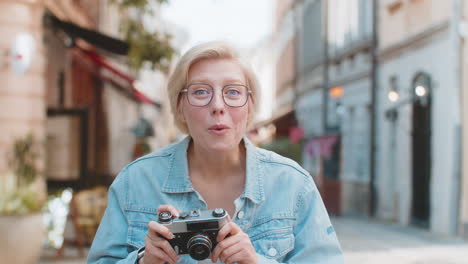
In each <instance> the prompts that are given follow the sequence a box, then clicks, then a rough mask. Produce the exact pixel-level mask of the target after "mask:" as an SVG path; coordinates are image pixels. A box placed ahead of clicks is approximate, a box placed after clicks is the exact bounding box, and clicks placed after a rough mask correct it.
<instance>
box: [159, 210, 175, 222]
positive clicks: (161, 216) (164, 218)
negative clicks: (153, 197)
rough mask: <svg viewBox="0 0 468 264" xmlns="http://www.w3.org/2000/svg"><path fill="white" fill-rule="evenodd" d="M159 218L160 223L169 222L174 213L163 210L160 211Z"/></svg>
mask: <svg viewBox="0 0 468 264" xmlns="http://www.w3.org/2000/svg"><path fill="white" fill-rule="evenodd" d="M158 220H159V222H160V223H167V222H170V221H171V220H172V214H171V213H170V212H166V211H164V212H161V213H159V216H158Z"/></svg>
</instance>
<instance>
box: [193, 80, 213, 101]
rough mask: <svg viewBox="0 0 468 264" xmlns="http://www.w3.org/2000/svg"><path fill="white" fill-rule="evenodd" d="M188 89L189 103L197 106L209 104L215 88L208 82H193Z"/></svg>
mask: <svg viewBox="0 0 468 264" xmlns="http://www.w3.org/2000/svg"><path fill="white" fill-rule="evenodd" d="M187 90H188V92H187V96H188V100H189V103H190V104H192V105H195V106H204V105H207V104H208V103H209V102H210V100H211V97H212V96H213V89H212V88H211V87H210V86H209V85H206V84H191V85H190V86H189V87H188V88H187Z"/></svg>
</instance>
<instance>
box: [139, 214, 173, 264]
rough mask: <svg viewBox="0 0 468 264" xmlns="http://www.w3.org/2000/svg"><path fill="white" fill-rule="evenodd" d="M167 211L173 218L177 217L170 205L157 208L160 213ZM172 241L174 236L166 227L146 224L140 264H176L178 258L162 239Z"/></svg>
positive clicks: (152, 222)
mask: <svg viewBox="0 0 468 264" xmlns="http://www.w3.org/2000/svg"><path fill="white" fill-rule="evenodd" d="M163 211H168V212H171V214H172V215H173V216H177V217H178V216H179V212H178V211H177V210H176V209H175V208H174V207H173V206H172V205H161V206H159V207H158V215H159V213H160V212H163ZM162 237H164V238H166V239H172V238H173V237H174V235H173V234H172V233H171V232H170V231H169V229H168V228H167V227H165V226H164V225H161V224H159V223H157V222H155V221H151V222H149V224H148V234H147V235H146V237H145V254H144V256H143V258H142V259H141V260H140V264H163V263H166V262H167V263H171V264H173V263H176V262H177V261H179V260H180V257H179V256H178V255H177V254H176V252H175V251H174V249H173V248H172V246H171V245H170V244H169V242H168V241H167V240H166V239H164V238H162Z"/></svg>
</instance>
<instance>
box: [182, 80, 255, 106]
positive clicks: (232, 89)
mask: <svg viewBox="0 0 468 264" xmlns="http://www.w3.org/2000/svg"><path fill="white" fill-rule="evenodd" d="M180 92H181V93H187V100H188V102H189V104H191V105H193V106H198V107H202V106H207V105H209V104H210V102H211V100H212V99H213V94H214V88H213V86H211V85H209V84H206V83H192V84H190V85H189V86H187V88H186V89H183V90H182V91H180ZM251 93H252V90H249V89H248V88H247V86H245V85H242V84H227V85H225V86H224V87H223V89H222V90H221V94H222V96H223V100H224V103H225V104H226V105H228V106H230V107H242V106H244V105H245V104H246V103H247V99H248V98H249V95H250V94H251Z"/></svg>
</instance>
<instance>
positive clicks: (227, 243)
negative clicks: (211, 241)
mask: <svg viewBox="0 0 468 264" xmlns="http://www.w3.org/2000/svg"><path fill="white" fill-rule="evenodd" d="M240 239H241V238H240V237H239V236H231V237H228V238H226V239H224V240H223V241H221V242H219V243H218V244H217V245H216V247H215V249H214V250H213V253H212V254H211V260H212V261H213V262H216V260H217V259H218V258H219V256H220V254H221V253H222V252H223V251H224V250H226V249H227V248H229V247H231V246H232V245H234V244H236V243H239V241H240Z"/></svg>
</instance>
